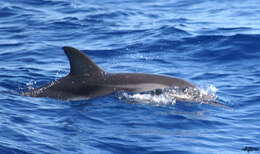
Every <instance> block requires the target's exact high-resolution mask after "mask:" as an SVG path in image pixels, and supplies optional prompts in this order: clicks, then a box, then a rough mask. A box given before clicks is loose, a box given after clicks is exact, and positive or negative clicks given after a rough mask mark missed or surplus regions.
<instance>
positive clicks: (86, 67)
mask: <svg viewBox="0 0 260 154" xmlns="http://www.w3.org/2000/svg"><path fill="white" fill-rule="evenodd" d="M63 50H64V52H65V54H66V55H67V57H68V59H69V61H70V75H97V74H100V73H104V71H103V70H102V69H101V68H99V67H98V66H97V65H96V64H95V63H94V62H93V61H92V60H91V59H90V58H89V57H88V56H86V55H85V54H83V53H82V52H81V51H79V50H78V49H75V48H73V47H68V46H65V47H63Z"/></svg>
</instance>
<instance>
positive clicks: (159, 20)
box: [0, 0, 260, 154]
mask: <svg viewBox="0 0 260 154" xmlns="http://www.w3.org/2000/svg"><path fill="white" fill-rule="evenodd" d="M0 4H1V5H0V49H1V51H0V70H1V71H0V76H1V78H0V99H1V103H0V153H3V154H5V153H6V154H17V153H19V154H20V153H22V154H23V153H24V154H35V153H37V154H38V153H49V154H53V153H57V154H58V153H68V154H70V153H71V154H72V153H73V154H75V153H77V154H112V153H113V154H121V153H129V154H137V153H142V154H148V153H149V154H150V153H154V154H155V153H170V154H172V153H185V154H187V153H205V154H208V153H221V154H222V153H247V152H246V151H245V149H250V147H251V150H252V151H251V152H250V153H258V152H259V151H257V150H258V148H260V133H259V131H260V121H259V116H260V110H259V109H260V104H259V103H260V94H259V91H260V78H259V76H260V44H259V42H260V20H259V19H260V5H259V1H258V0H245V1H240V0H233V1H224V0H214V1H212V0H197V1H193V0H158V1H151V0H147V1H142V2H140V1H138V0H132V1H129V0H114V1H112V0H102V1H91V0H70V1H69V0H8V1H1V2H0ZM63 46H73V47H76V48H78V49H81V50H82V51H84V52H85V53H87V54H88V55H89V56H90V57H91V58H92V59H93V60H94V61H96V62H97V64H98V65H100V66H101V67H102V68H104V69H105V70H106V71H109V72H143V73H154V74H164V75H171V76H176V77H179V78H184V79H186V80H188V81H190V82H192V83H195V84H196V85H198V86H200V87H214V88H215V89H218V91H217V92H216V95H217V97H218V99H220V100H221V103H223V104H225V105H227V106H229V107H230V108H231V109H226V108H221V107H215V106H210V105H206V104H196V103H181V102H177V103H176V104H166V105H165V104H147V103H143V102H139V103H128V102H125V101H123V100H120V99H118V98H117V97H116V96H114V95H109V96H105V97H99V98H95V99H92V100H85V101H77V102H69V101H60V100H54V99H48V98H30V97H24V96H20V95H19V94H18V93H19V92H21V91H24V90H28V88H30V87H38V86H40V85H42V84H46V83H48V82H51V81H53V80H56V79H58V78H60V77H62V76H65V75H66V74H67V73H68V72H69V63H68V60H67V58H66V56H65V55H64V53H63V51H62V49H61V47H63ZM243 149H244V150H243Z"/></svg>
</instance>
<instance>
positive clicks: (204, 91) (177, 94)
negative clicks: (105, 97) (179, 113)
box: [118, 85, 218, 105]
mask: <svg viewBox="0 0 260 154" xmlns="http://www.w3.org/2000/svg"><path fill="white" fill-rule="evenodd" d="M217 90H218V89H217V88H216V87H215V86H213V85H209V86H207V87H206V88H184V89H183V88H179V87H171V88H167V89H162V90H160V89H156V90H154V91H149V92H145V93H127V92H121V93H119V95H118V97H119V99H121V100H126V101H127V102H133V103H135V102H142V103H147V104H157V105H168V104H175V103H176V101H184V102H197V103H204V104H212V103H216V102H217V101H216V99H217V95H216V92H217Z"/></svg>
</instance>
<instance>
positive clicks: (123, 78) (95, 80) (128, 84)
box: [22, 46, 196, 101]
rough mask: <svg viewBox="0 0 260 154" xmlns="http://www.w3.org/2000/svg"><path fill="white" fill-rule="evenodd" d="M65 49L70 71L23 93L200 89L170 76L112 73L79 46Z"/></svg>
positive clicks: (57, 95) (74, 95)
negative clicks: (79, 48) (101, 66)
mask: <svg viewBox="0 0 260 154" xmlns="http://www.w3.org/2000/svg"><path fill="white" fill-rule="evenodd" d="M63 50H64V52H65V54H66V55H67V57H68V60H69V62H70V73H69V74H68V75H67V76H65V77H63V78H60V79H58V80H56V81H53V82H51V83H49V84H47V85H44V86H42V87H40V88H35V89H33V90H31V91H27V92H23V93H22V95H24V96H31V97H48V98H54V99H61V100H78V99H91V98H94V97H99V96H104V95H108V94H111V93H114V92H118V91H125V92H137V93H139V92H147V91H156V90H158V89H165V88H171V87H178V88H180V89H187V88H196V86H195V85H193V84H191V83H189V82H187V81H185V80H183V79H180V78H175V77H170V76H164V75H154V74H144V73H108V72H106V71H104V70H103V69H101V68H100V67H99V66H98V65H97V64H96V63H95V62H93V61H92V60H91V59H90V58H89V57H88V56H87V55H85V54H83V52H81V51H79V50H78V49H75V48H73V47H69V46H65V47H63ZM177 99H178V98H177ZM180 100H182V98H180ZM191 101H192V100H191Z"/></svg>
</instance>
